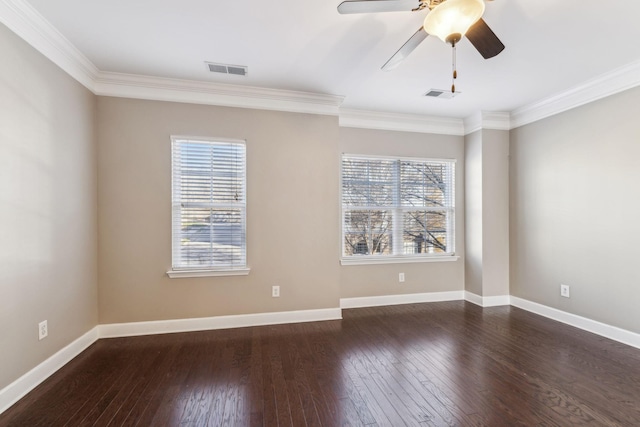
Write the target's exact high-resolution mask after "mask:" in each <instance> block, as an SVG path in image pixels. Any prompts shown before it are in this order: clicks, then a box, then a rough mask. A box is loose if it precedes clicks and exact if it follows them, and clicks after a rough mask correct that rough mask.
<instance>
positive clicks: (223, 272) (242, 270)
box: [167, 267, 251, 279]
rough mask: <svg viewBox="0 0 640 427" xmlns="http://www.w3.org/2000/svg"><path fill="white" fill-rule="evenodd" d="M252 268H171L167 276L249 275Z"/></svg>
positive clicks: (173, 277) (175, 277)
mask: <svg viewBox="0 0 640 427" xmlns="http://www.w3.org/2000/svg"><path fill="white" fill-rule="evenodd" d="M250 270H251V269H250V268H249V267H246V268H233V269H228V270H169V271H167V276H169V277H170V278H172V279H181V278H184V277H221V276H247V275H248V274H249V271H250Z"/></svg>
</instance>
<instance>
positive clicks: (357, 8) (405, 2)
mask: <svg viewBox="0 0 640 427" xmlns="http://www.w3.org/2000/svg"><path fill="white" fill-rule="evenodd" d="M418 6H420V0H348V1H343V2H342V3H340V4H339V5H338V12H339V13H341V14H342V15H346V14H350V13H376V12H410V11H411V10H413V9H416V8H417V7H418Z"/></svg>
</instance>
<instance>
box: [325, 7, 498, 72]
mask: <svg viewBox="0 0 640 427" xmlns="http://www.w3.org/2000/svg"><path fill="white" fill-rule="evenodd" d="M423 9H428V11H429V13H428V14H427V16H426V18H425V20H424V25H423V26H422V27H420V28H419V29H418V31H416V32H415V33H414V34H413V36H411V38H409V40H407V41H406V43H405V44H403V45H402V47H401V48H400V49H399V50H398V51H397V52H396V53H395V54H394V55H393V56H392V57H391V58H390V59H389V60H388V61H387V62H386V63H385V64H384V65H383V66H382V70H383V71H389V70H392V69H394V68H395V67H397V66H398V65H399V64H400V63H401V62H402V61H403V60H404V59H405V58H406V57H407V56H409V54H410V53H411V52H412V51H413V50H414V49H415V48H416V47H418V45H419V44H420V43H422V41H423V40H424V39H426V38H427V36H428V35H430V34H431V35H435V36H437V37H438V38H440V39H441V40H442V41H444V42H446V43H449V44H450V45H451V46H452V47H453V48H454V55H455V47H456V43H458V42H459V41H460V40H461V39H462V37H465V36H466V37H467V39H469V41H470V42H471V44H472V45H473V46H474V47H475V48H476V49H477V50H478V52H480V54H481V55H482V56H483V57H484V58H485V59H489V58H493V57H494V56H496V55H498V54H499V53H500V52H502V50H503V49H504V44H502V42H501V41H500V39H498V37H497V36H496V35H495V33H494V32H493V31H492V30H491V28H489V26H488V25H487V23H486V22H484V20H483V19H482V15H483V14H484V2H483V0H346V1H343V2H342V3H340V5H338V12H339V13H340V14H352V13H375V12H403V11H412V12H417V11H421V10H423ZM454 58H455V56H454ZM454 62H455V60H454ZM454 68H455V64H454ZM455 77H456V71H455V69H454V79H455Z"/></svg>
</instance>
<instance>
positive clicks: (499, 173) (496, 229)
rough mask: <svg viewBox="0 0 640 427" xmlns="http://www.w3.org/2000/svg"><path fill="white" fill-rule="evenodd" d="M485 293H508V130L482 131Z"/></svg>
mask: <svg viewBox="0 0 640 427" xmlns="http://www.w3.org/2000/svg"><path fill="white" fill-rule="evenodd" d="M482 205H483V209H484V215H482V265H483V268H482V270H483V272H482V277H483V279H482V294H481V295H482V296H483V297H487V296H502V295H509V132H508V131H504V130H483V131H482Z"/></svg>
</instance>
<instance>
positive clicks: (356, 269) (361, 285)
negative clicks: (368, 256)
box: [333, 128, 464, 298]
mask: <svg viewBox="0 0 640 427" xmlns="http://www.w3.org/2000/svg"><path fill="white" fill-rule="evenodd" d="M340 152H341V153H349V154H370V155H388V156H403V157H404V156H406V157H426V158H439V159H456V160H457V164H456V183H457V184H456V254H458V255H460V257H461V258H460V259H459V260H458V261H455V262H433V263H414V264H385V265H349V266H342V267H340V284H341V286H340V289H341V294H340V296H341V297H342V298H352V297H364V296H379V295H396V294H408V293H420V292H444V291H461V290H463V289H464V188H463V182H464V138H463V137H461V136H447V135H431V134H419V133H411V132H393V131H381V130H369V129H352V128H340ZM338 161H339V159H338ZM336 215H337V216H339V215H340V211H339V210H336ZM333 235H334V236H335V242H336V243H335V247H336V250H335V253H336V260H337V259H338V258H339V256H340V253H341V247H340V243H341V242H340V228H337V229H336V230H335V231H334V232H333ZM401 272H402V273H405V282H404V283H399V282H398V273H401Z"/></svg>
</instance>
